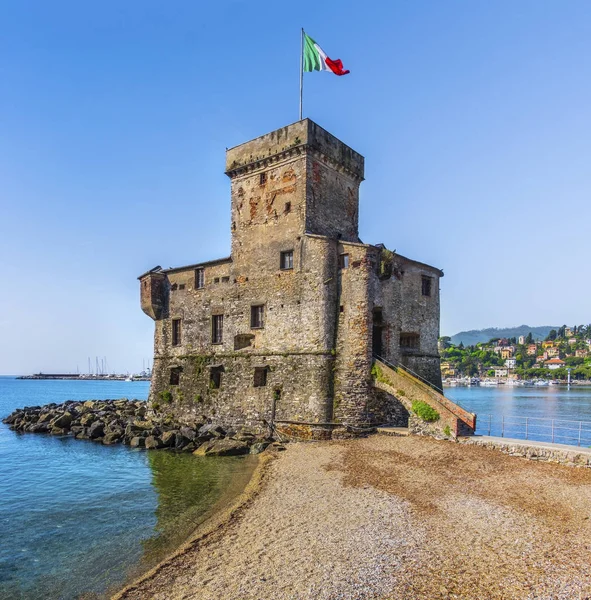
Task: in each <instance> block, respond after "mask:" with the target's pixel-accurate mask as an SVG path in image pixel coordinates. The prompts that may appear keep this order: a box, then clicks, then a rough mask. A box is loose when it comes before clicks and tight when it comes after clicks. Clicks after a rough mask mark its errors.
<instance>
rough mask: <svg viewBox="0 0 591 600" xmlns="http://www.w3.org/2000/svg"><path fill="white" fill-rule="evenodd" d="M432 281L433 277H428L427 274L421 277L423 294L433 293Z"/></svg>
mask: <svg viewBox="0 0 591 600" xmlns="http://www.w3.org/2000/svg"><path fill="white" fill-rule="evenodd" d="M431 281H432V278H431V277H427V276H425V275H423V276H422V277H421V290H422V293H423V296H430V295H431Z"/></svg>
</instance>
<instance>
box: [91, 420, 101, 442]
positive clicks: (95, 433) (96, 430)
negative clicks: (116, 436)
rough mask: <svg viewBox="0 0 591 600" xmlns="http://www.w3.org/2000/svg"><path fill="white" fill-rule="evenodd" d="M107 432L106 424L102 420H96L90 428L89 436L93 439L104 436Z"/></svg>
mask: <svg viewBox="0 0 591 600" xmlns="http://www.w3.org/2000/svg"><path fill="white" fill-rule="evenodd" d="M104 434H105V424H104V423H103V422H102V421H95V422H94V423H93V424H92V425H91V426H90V429H89V430H88V436H89V437H90V439H91V440H95V439H97V438H100V437H102V436H103V435H104Z"/></svg>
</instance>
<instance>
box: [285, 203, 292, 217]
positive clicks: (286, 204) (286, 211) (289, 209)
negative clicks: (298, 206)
mask: <svg viewBox="0 0 591 600" xmlns="http://www.w3.org/2000/svg"><path fill="white" fill-rule="evenodd" d="M284 212H285V214H287V213H289V212H291V202H286V203H285V211H284Z"/></svg>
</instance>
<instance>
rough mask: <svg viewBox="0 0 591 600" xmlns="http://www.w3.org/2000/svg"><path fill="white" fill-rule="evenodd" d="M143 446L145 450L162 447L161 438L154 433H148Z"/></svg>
mask: <svg viewBox="0 0 591 600" xmlns="http://www.w3.org/2000/svg"><path fill="white" fill-rule="evenodd" d="M145 446H146V449H147V450H158V449H159V448H163V445H162V440H161V439H160V438H159V437H156V436H154V435H149V436H148V437H147V438H146V441H145Z"/></svg>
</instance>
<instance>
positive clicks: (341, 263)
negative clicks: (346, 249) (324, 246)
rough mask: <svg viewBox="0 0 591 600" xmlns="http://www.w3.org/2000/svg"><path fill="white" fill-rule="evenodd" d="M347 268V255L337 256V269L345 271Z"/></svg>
mask: <svg viewBox="0 0 591 600" xmlns="http://www.w3.org/2000/svg"><path fill="white" fill-rule="evenodd" d="M348 266H349V255H348V254H339V269H346V268H347V267H348Z"/></svg>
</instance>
